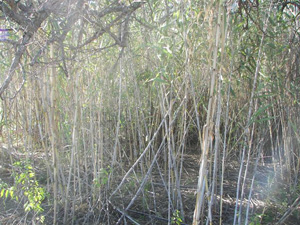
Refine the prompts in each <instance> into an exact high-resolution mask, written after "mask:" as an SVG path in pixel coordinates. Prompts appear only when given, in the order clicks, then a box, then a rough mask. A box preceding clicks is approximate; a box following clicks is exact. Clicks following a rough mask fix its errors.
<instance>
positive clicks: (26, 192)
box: [0, 162, 46, 222]
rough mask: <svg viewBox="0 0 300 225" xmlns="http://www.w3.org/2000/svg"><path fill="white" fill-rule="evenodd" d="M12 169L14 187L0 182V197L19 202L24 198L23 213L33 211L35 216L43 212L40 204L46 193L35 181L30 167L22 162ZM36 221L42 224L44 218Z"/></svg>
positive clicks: (15, 164) (16, 163)
mask: <svg viewBox="0 0 300 225" xmlns="http://www.w3.org/2000/svg"><path fill="white" fill-rule="evenodd" d="M14 167H15V169H16V170H15V171H16V172H14V173H13V177H14V181H15V185H14V186H11V187H9V185H8V184H6V183H5V182H3V181H0V197H1V198H2V197H4V198H6V199H7V198H8V197H10V198H11V199H13V200H16V201H19V198H22V197H25V199H26V200H25V203H24V210H25V212H29V211H33V212H35V213H37V214H39V213H41V212H43V211H44V210H43V208H42V207H41V204H42V202H43V201H44V199H45V198H46V191H45V189H44V188H43V187H41V186H40V185H39V183H38V181H37V180H36V179H35V173H34V171H33V168H32V166H31V165H30V164H28V163H24V162H15V163H14ZM37 219H38V220H40V221H41V222H43V221H44V216H41V217H38V218H37Z"/></svg>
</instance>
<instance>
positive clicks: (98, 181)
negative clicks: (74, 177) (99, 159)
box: [93, 168, 111, 188]
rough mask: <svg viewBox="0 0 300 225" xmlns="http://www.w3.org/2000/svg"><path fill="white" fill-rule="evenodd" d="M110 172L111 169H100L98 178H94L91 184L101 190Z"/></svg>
mask: <svg viewBox="0 0 300 225" xmlns="http://www.w3.org/2000/svg"><path fill="white" fill-rule="evenodd" d="M110 172H111V169H110V168H108V169H105V168H101V169H100V172H99V175H98V177H96V178H94V180H93V183H94V186H95V187H97V188H101V187H102V186H103V185H105V184H106V183H107V181H108V175H109V173H110Z"/></svg>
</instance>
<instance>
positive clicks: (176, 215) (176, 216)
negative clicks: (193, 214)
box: [171, 210, 183, 225]
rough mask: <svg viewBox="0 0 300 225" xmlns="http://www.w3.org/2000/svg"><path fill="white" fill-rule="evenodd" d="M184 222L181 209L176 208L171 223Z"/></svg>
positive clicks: (178, 224)
mask: <svg viewBox="0 0 300 225" xmlns="http://www.w3.org/2000/svg"><path fill="white" fill-rule="evenodd" d="M182 222H183V221H182V218H181V216H180V212H179V210H175V211H174V212H173V216H172V222H171V224H176V225H180V224H181V223H182Z"/></svg>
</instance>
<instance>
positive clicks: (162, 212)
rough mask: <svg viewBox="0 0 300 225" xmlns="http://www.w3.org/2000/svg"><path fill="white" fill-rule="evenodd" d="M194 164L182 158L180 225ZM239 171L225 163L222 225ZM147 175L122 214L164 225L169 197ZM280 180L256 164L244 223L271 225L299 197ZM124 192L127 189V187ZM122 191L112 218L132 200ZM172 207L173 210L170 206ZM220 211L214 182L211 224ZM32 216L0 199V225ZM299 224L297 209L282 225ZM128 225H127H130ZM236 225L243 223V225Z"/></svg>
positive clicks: (189, 201) (4, 173)
mask: <svg viewBox="0 0 300 225" xmlns="http://www.w3.org/2000/svg"><path fill="white" fill-rule="evenodd" d="M228 161H229V160H228ZM1 162H4V161H3V158H1ZM199 165H200V164H199V154H195V153H192V152H191V153H189V154H186V155H185V156H184V161H183V172H182V177H181V185H180V189H181V198H182V203H183V209H184V222H183V223H181V224H191V223H192V219H193V213H194V206H195V201H196V195H195V193H196V187H197V177H198V173H199ZM219 166H221V165H219ZM276 168H277V169H278V172H277V173H275V172H274V169H276ZM239 169H240V164H239V163H238V162H237V160H230V163H227V164H226V169H225V174H224V193H223V207H222V208H223V214H222V224H224V225H227V224H233V220H234V212H235V207H236V189H237V188H236V187H237V182H238V175H239ZM277 169H276V170H277ZM10 171H11V169H10V168H9V164H8V163H2V165H1V166H0V178H1V180H2V181H4V182H6V183H8V184H12V183H13V178H12V176H11V173H10ZM253 171H254V164H253V163H250V164H249V168H248V173H247V176H246V179H245V189H244V198H243V199H244V200H243V202H242V206H243V212H245V209H246V207H247V199H248V196H249V191H250V189H251V188H250V187H251V183H252V179H253ZM152 174H153V176H152V177H151V181H152V182H151V183H150V184H151V185H150V184H148V186H147V185H146V186H145V189H144V191H143V194H142V195H141V196H140V197H138V198H137V199H136V201H135V202H134V204H133V205H132V207H131V208H130V210H128V211H127V216H128V217H130V218H132V219H134V220H135V221H137V222H138V223H140V224H145V225H146V224H167V218H168V195H167V193H168V192H167V190H166V186H165V185H164V183H163V181H162V178H161V177H160V175H159V173H158V172H157V170H155V169H154V170H153V171H152ZM160 174H161V173H160ZM243 175H244V170H243V173H242V180H241V182H243V177H244V176H243ZM284 179H285V178H284V177H282V176H280V172H279V166H278V165H275V166H274V164H271V163H269V164H263V163H261V162H260V163H259V164H258V166H257V170H256V174H255V180H254V183H253V191H252V198H251V201H250V209H249V220H248V221H249V223H248V224H251V225H255V224H275V223H276V222H277V221H278V220H279V219H280V218H281V217H282V216H283V215H284V213H285V212H286V210H287V209H288V207H289V206H290V205H291V204H292V203H293V201H294V200H295V199H296V198H297V197H298V196H297V195H299V187H298V188H295V191H291V190H292V188H290V187H289V186H288V184H287V182H286V181H285V180H284ZM127 189H130V187H129V188H127ZM127 191H128V193H123V194H122V196H120V195H119V196H118V197H115V198H112V199H111V202H112V203H113V204H114V206H113V207H112V209H111V210H113V211H115V213H114V215H115V219H117V218H118V217H120V216H121V215H122V213H120V211H119V212H118V209H121V208H126V205H128V203H129V202H130V200H131V197H132V196H133V195H134V193H133V195H132V193H131V192H130V190H127ZM121 192H122V191H121ZM125 192H126V191H125ZM129 193H131V194H129ZM129 196H130V197H129ZM19 202H22V201H19ZM118 203H119V204H118ZM239 205H240V203H239ZM77 208H78V210H77V211H76V215H78V216H79V215H82V216H83V217H84V215H85V214H86V212H84V210H85V207H77ZM173 208H177V207H176V206H173ZM179 208H180V207H179V206H178V209H179ZM48 209H49V210H48ZM205 210H207V209H205ZM51 212H52V208H51V207H49V206H45V211H44V214H45V216H46V220H45V224H48V222H47V221H49V222H50V221H51V217H52V216H51ZM219 212H220V179H218V184H217V188H216V192H215V203H214V205H213V207H212V215H213V224H219V221H220V218H219V216H217V215H219ZM204 215H207V213H204ZM31 216H32V215H30V213H27V214H26V213H25V212H24V209H23V204H22V203H18V202H16V201H13V200H11V199H10V198H9V197H8V198H2V199H0V225H6V224H7V225H8V224H31V223H30V222H29V221H30V218H31ZM242 218H245V213H243V216H242ZM79 221H81V222H79ZM112 221H114V219H113V218H112V220H111V222H110V223H103V224H115V222H112ZM203 221H206V218H203ZM299 221H300V208H299V207H298V208H297V209H296V210H295V211H294V212H293V213H292V214H291V215H290V216H289V217H288V219H287V220H286V221H285V223H283V224H287V225H295V224H300V222H299ZM205 223H206V222H203V224H205ZM49 224H52V223H49ZM74 224H83V220H80V218H79V217H78V221H77V222H76V221H75V222H74ZM85 224H95V223H89V222H88V221H86V222H85ZM98 224H99V221H98ZM120 224H122V223H120ZM127 224H131V223H130V221H129V222H128V223H127ZM241 224H244V221H242V223H241Z"/></svg>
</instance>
